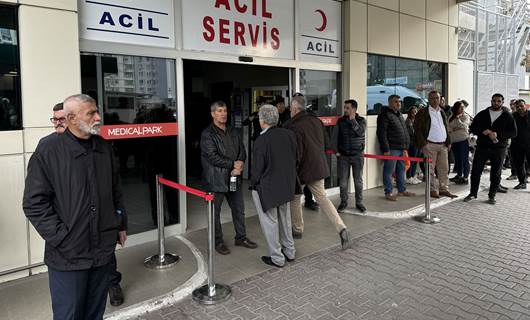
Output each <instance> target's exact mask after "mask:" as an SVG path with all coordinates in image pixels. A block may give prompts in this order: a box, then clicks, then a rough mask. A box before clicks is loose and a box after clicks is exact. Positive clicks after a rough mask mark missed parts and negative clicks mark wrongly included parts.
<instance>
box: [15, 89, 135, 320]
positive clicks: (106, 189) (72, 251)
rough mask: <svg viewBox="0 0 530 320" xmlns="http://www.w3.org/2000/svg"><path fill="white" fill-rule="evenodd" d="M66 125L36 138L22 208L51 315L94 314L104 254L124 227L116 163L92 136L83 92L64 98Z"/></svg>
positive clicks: (102, 300)
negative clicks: (41, 244) (40, 249)
mask: <svg viewBox="0 0 530 320" xmlns="http://www.w3.org/2000/svg"><path fill="white" fill-rule="evenodd" d="M64 111H65V117H66V123H67V129H66V131H65V132H64V133H63V134H56V133H53V134H51V135H49V136H47V137H45V138H43V139H41V141H40V142H39V145H38V146H37V148H36V150H35V153H34V154H33V155H32V157H31V159H30V161H29V163H28V174H27V177H26V186H25V189H24V199H23V208H24V213H25V215H26V217H27V218H28V219H29V221H30V222H31V223H32V224H33V226H34V227H35V229H36V230H37V232H38V233H39V234H40V235H41V236H42V237H43V238H44V240H45V251H44V262H45V263H46V265H47V266H48V275H49V285H50V293H51V297H52V309H53V314H54V318H55V319H102V318H103V313H104V312H105V304H106V297H107V291H108V288H109V279H108V274H109V273H110V272H111V267H110V263H109V262H110V260H111V259H112V257H113V255H114V249H115V246H116V241H117V240H118V242H119V243H121V244H123V243H124V242H125V237H123V236H122V234H119V233H118V231H120V230H125V228H126V215H125V210H124V207H123V204H122V193H121V189H120V183H119V173H118V165H117V162H116V160H115V158H114V155H113V151H112V148H111V146H110V145H109V144H108V143H107V142H105V141H104V140H103V139H102V138H100V137H99V136H97V134H98V133H99V125H100V121H101V118H100V116H99V114H98V111H97V107H96V102H95V101H94V99H92V98H91V97H89V96H87V95H83V94H79V95H73V96H71V97H68V98H66V100H65V101H64Z"/></svg>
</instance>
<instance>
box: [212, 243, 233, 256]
mask: <svg viewBox="0 0 530 320" xmlns="http://www.w3.org/2000/svg"><path fill="white" fill-rule="evenodd" d="M215 251H217V253H219V254H222V255H227V254H229V253H230V249H228V247H227V246H226V244H224V243H220V244H217V245H215Z"/></svg>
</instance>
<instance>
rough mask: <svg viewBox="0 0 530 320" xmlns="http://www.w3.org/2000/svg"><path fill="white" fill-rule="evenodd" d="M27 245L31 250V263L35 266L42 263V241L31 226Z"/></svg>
mask: <svg viewBox="0 0 530 320" xmlns="http://www.w3.org/2000/svg"><path fill="white" fill-rule="evenodd" d="M29 245H30V250H31V263H32V264H35V263H40V262H42V261H44V240H43V239H42V237H41V236H40V235H39V233H38V232H37V230H35V228H33V226H32V225H31V224H30V232H29ZM41 272H42V271H41Z"/></svg>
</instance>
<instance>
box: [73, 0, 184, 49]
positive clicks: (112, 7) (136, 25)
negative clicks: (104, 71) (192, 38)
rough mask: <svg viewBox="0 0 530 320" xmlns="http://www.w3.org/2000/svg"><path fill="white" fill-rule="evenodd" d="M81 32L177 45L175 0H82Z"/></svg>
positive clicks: (141, 42) (146, 43) (102, 38)
mask: <svg viewBox="0 0 530 320" xmlns="http://www.w3.org/2000/svg"><path fill="white" fill-rule="evenodd" d="M79 36H80V37H81V38H83V39H89V40H98V41H109V42H120V43H129V44H138V45H144V46H156V47H169V48H172V47H175V19H174V9H173V0H150V1H142V0H97V1H92V0H79Z"/></svg>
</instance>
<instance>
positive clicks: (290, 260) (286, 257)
mask: <svg viewBox="0 0 530 320" xmlns="http://www.w3.org/2000/svg"><path fill="white" fill-rule="evenodd" d="M281 251H282V254H283V256H284V257H285V261H287V262H293V261H294V258H292V259H291V258H289V257H288V256H287V255H286V254H285V252H283V249H282V250H281Z"/></svg>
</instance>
